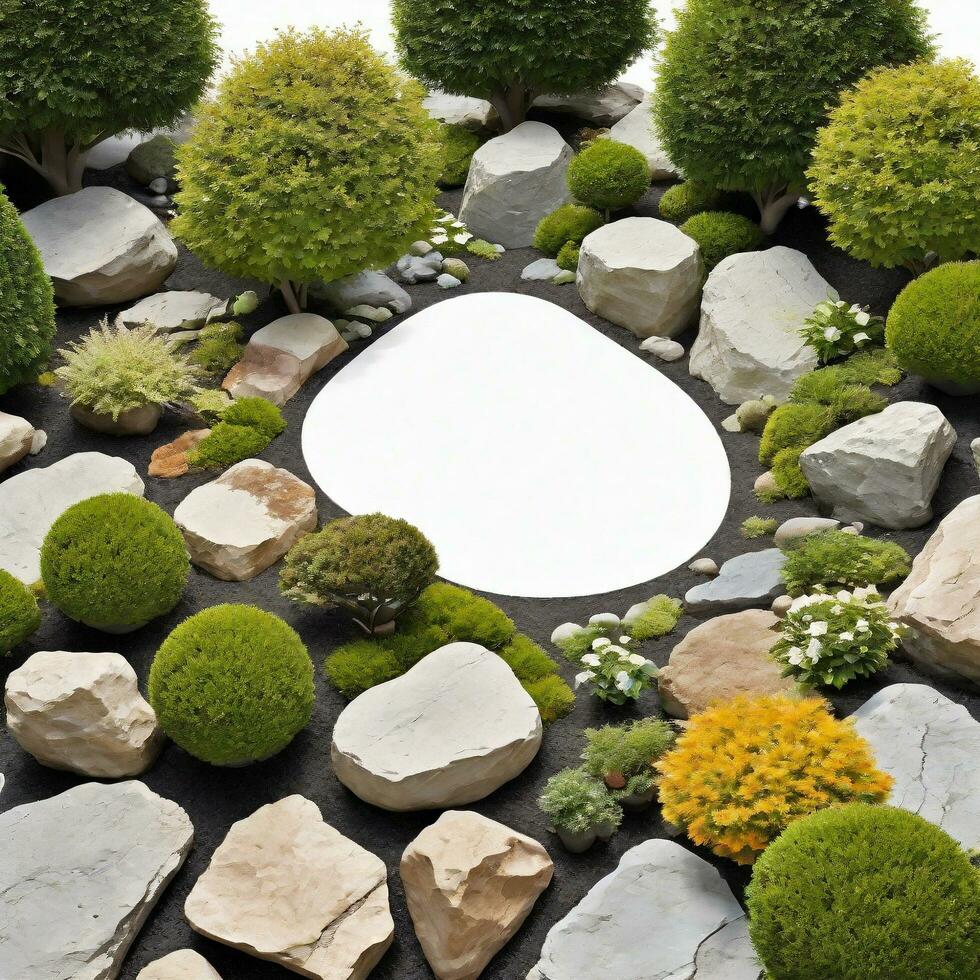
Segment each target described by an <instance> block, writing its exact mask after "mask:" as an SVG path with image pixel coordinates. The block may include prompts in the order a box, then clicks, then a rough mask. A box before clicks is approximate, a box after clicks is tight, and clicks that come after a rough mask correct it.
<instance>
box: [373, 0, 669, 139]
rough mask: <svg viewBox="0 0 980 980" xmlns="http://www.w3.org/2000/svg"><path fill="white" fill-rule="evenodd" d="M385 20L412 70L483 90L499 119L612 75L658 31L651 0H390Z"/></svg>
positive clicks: (451, 85) (514, 121) (510, 121)
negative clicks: (389, 18) (539, 98)
mask: <svg viewBox="0 0 980 980" xmlns="http://www.w3.org/2000/svg"><path fill="white" fill-rule="evenodd" d="M392 22H393V24H394V28H395V44H396V47H397V49H398V54H399V56H400V58H401V62H402V64H403V65H404V67H405V68H406V69H407V70H408V71H409V72H410V73H411V74H412V75H414V76H415V77H416V78H418V79H419V80H420V81H422V82H424V83H425V84H426V85H430V86H438V87H439V88H442V89H444V90H445V91H447V92H451V93H453V94H456V95H471V96H475V97H477V98H481V99H488V100H489V101H490V102H491V103H493V105H494V107H495V108H496V110H497V112H499V113H500V118H501V120H502V122H503V125H504V128H505V129H512V128H513V127H514V126H517V125H518V124H520V123H522V122H523V121H524V119H525V117H526V115H527V110H528V109H529V108H530V106H531V103H532V102H533V101H534V100H535V98H537V96H539V95H551V94H565V95H569V94H571V93H573V92H577V91H580V90H582V89H595V88H599V87H601V86H603V85H606V84H608V83H609V82H612V81H615V80H616V79H617V78H618V77H619V76H620V74H621V73H622V72H623V70H624V69H625V68H626V67H627V66H629V65H630V64H631V63H632V62H633V61H635V60H636V58H637V57H639V55H640V54H642V53H643V51H644V50H646V49H647V48H649V47H652V46H653V44H654V42H655V40H656V34H657V21H656V17H655V15H654V12H653V10H652V9H651V5H650V3H649V0H603V2H602V3H596V2H595V0H392ZM559 42H560V43H559Z"/></svg>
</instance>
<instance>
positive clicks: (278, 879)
mask: <svg viewBox="0 0 980 980" xmlns="http://www.w3.org/2000/svg"><path fill="white" fill-rule="evenodd" d="M387 878H388V873H387V870H386V868H385V864H384V862H383V861H382V860H381V859H380V858H378V857H375V855H373V854H372V853H371V852H370V851H366V850H365V849H364V848H363V847H360V846H359V845H357V844H355V843H354V841H352V840H349V839H348V838H346V837H344V835H343V834H341V833H339V832H338V831H336V830H334V828H333V827H331V826H330V824H328V823H324V821H323V818H322V816H321V815H320V809H319V807H317V805H316V804H315V803H313V802H312V801H310V800H307V799H305V798H304V797H302V796H287V797H286V798H285V799H282V800H279V801H278V802H277V803H269V804H266V805H265V806H262V807H259V809H258V810H256V811H255V813H253V814H252V815H251V816H249V817H246V818H245V819H244V820H239V821H238V822H237V823H235V824H232V827H231V829H230V830H229V831H228V834H227V836H226V837H225V839H224V840H223V841H222V842H221V843H220V844H219V845H218V848H217V850H216V851H215V852H214V854H213V855H212V857H211V862H210V864H209V865H208V867H207V869H206V870H205V872H204V873H203V874H202V875H201V877H200V878H198V879H197V882H196V883H195V884H194V887H193V888H192V889H191V892H190V894H189V895H188V896H187V901H186V903H185V905H184V915H185V916H186V917H187V921H188V922H189V923H190V925H191V928H192V929H193V930H194V931H195V932H199V933H200V934H201V935H202V936H207V937H208V938H210V939H215V940H217V941H218V942H220V943H224V944H225V945H227V946H233V947H234V948H235V949H240V950H243V951H244V952H246V953H250V954H251V955H252V956H257V957H259V958H260V959H264V960H270V961H272V962H273V963H278V964H279V965H280V966H283V967H285V968H286V969H287V970H292V971H293V972H295V973H299V974H300V975H302V976H304V977H312V978H314V980H363V978H364V977H366V976H367V975H368V974H369V973H370V972H371V970H372V969H373V968H374V967H375V966H376V965H377V963H378V961H379V960H380V959H381V957H382V956H383V955H384V954H385V951H386V950H387V949H388V947H389V946H390V945H391V940H392V937H393V935H394V923H393V922H392V918H391V912H390V911H389V908H388V884H387Z"/></svg>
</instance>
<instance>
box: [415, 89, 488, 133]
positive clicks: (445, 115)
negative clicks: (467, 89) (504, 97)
mask: <svg viewBox="0 0 980 980" xmlns="http://www.w3.org/2000/svg"><path fill="white" fill-rule="evenodd" d="M422 105H423V106H425V109H426V111H427V112H428V113H429V115H430V116H432V118H433V119H438V120H439V122H444V123H446V124H447V125H449V126H462V127H463V128H464V129H469V130H472V131H473V132H480V131H481V130H484V129H492V128H493V127H494V126H496V125H497V124H498V123H499V122H500V117H499V116H498V115H497V110H496V109H494V107H493V106H492V105H490V103H489V102H487V100H486V99H472V98H470V97H469V96H467V95H449V94H448V93H446V92H443V91H441V90H440V89H434V90H433V91H431V92H430V93H429V95H428V96H427V97H426V99H425V100H424V101H423V103H422Z"/></svg>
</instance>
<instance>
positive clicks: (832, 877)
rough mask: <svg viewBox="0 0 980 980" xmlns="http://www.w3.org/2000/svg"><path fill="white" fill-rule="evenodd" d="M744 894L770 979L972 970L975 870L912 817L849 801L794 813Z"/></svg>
mask: <svg viewBox="0 0 980 980" xmlns="http://www.w3.org/2000/svg"><path fill="white" fill-rule="evenodd" d="M745 895H746V900H747V902H748V909H749V934H750V936H751V937H752V942H753V944H754V945H755V948H756V951H757V952H758V954H759V957H760V959H761V960H762V962H763V965H764V966H765V968H766V970H767V971H768V973H767V975H768V976H770V977H773V978H778V980H828V978H829V977H833V978H834V980H872V978H876V980H886V978H887V980H921V978H924V977H928V978H929V980H961V978H964V977H976V976H980V942H978V941H977V936H978V934H980V874H978V873H977V871H976V869H975V868H973V867H971V865H970V861H969V858H968V857H967V855H966V853H965V852H964V851H963V849H962V848H961V847H960V846H959V844H957V843H956V841H955V840H953V838H952V837H950V836H949V834H947V833H946V832H945V831H943V830H940V829H939V827H936V826H934V825H933V824H931V823H929V822H928V821H927V820H924V819H923V818H922V817H920V816H918V815H917V814H914V813H908V812H906V811H905V810H899V809H897V808H895V807H890V806H869V805H868V804H865V803H849V804H847V805H846V806H840V807H833V808H831V809H828V810H820V811H819V812H817V813H814V814H812V815H811V816H808V817H804V818H803V819H802V820H798V821H796V822H795V823H793V824H790V826H789V827H788V828H787V829H786V830H785V831H784V832H783V833H782V834H781V835H780V836H779V838H778V839H777V840H775V841H774V842H773V843H772V844H770V845H769V847H768V848H767V849H766V850H765V852H764V853H763V854H762V856H761V857H760V858H759V860H758V861H757V862H756V865H755V868H754V869H753V871H752V881H751V883H750V884H749V886H748V888H747V889H746V893H745Z"/></svg>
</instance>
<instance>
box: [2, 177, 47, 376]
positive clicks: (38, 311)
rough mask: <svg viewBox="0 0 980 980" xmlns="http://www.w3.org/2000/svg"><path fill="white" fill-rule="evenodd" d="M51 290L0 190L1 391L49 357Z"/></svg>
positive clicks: (32, 372)
mask: <svg viewBox="0 0 980 980" xmlns="http://www.w3.org/2000/svg"><path fill="white" fill-rule="evenodd" d="M54 333H55V324H54V290H53V289H52V287H51V280H50V279H49V278H48V276H47V273H45V271H44V266H43V265H42V263H41V256H40V255H39V254H38V251H37V249H36V248H35V247H34V242H32V241H31V237H30V235H28V234H27V229H26V228H25V227H24V225H23V223H22V222H21V220H20V217H19V215H18V214H17V211H16V210H15V208H14V206H13V205H12V204H11V203H10V201H8V200H7V198H6V196H5V195H4V194H3V192H2V191H0V395H2V394H3V393H4V392H5V391H7V390H8V389H10V388H12V387H13V386H14V385H17V384H20V383H21V382H23V381H33V380H34V378H36V377H37V374H38V372H39V371H40V370H41V369H42V368H43V367H44V365H45V363H46V362H47V360H48V358H49V357H50V356H51V342H52V340H54Z"/></svg>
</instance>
